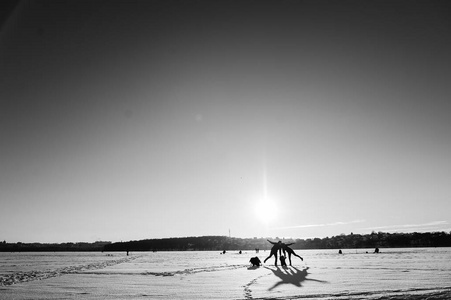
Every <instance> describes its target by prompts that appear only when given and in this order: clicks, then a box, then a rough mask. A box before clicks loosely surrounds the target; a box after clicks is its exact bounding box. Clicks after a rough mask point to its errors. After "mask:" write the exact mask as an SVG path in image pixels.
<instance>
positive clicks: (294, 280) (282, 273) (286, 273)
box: [265, 267, 327, 291]
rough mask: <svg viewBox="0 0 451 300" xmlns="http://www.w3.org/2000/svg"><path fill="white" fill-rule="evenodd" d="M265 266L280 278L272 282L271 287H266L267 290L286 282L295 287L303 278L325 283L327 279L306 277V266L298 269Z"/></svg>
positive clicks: (298, 285)
mask: <svg viewBox="0 0 451 300" xmlns="http://www.w3.org/2000/svg"><path fill="white" fill-rule="evenodd" d="M265 268H266V269H268V270H271V271H272V272H273V273H274V275H276V276H277V277H279V278H280V281H279V282H276V284H274V285H273V286H272V287H270V288H269V289H268V291H271V290H273V289H275V288H276V287H278V286H279V285H281V284H288V283H291V284H292V285H295V286H297V287H301V286H302V284H301V283H302V282H303V281H305V280H311V281H316V282H321V283H327V281H323V280H317V279H310V278H307V275H308V274H309V273H308V272H307V270H308V269H309V268H308V267H307V268H305V269H303V270H299V269H297V268H295V267H284V268H279V267H277V268H276V269H272V268H268V267H265Z"/></svg>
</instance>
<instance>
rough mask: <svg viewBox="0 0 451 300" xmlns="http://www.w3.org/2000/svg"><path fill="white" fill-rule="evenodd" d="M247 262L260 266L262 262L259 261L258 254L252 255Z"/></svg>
mask: <svg viewBox="0 0 451 300" xmlns="http://www.w3.org/2000/svg"><path fill="white" fill-rule="evenodd" d="M249 262H250V263H251V264H252V266H253V267H260V265H261V264H262V262H261V261H260V259H259V258H258V256H256V257H252V258H251V259H250V260H249Z"/></svg>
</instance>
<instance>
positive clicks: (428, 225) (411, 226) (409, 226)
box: [360, 221, 449, 231]
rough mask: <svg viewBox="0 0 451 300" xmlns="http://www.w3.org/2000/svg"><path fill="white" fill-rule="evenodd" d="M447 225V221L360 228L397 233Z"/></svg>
mask: <svg viewBox="0 0 451 300" xmlns="http://www.w3.org/2000/svg"><path fill="white" fill-rule="evenodd" d="M444 225H449V223H448V221H433V222H428V223H422V224H402V225H389V226H378V227H367V228H360V229H361V230H390V231H397V230H403V229H404V230H405V229H415V228H416V229H422V228H425V229H426V230H427V229H429V230H430V229H432V228H433V227H437V226H444Z"/></svg>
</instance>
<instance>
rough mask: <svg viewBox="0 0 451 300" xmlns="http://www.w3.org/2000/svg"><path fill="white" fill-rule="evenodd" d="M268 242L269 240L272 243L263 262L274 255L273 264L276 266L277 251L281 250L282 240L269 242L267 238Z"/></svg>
mask: <svg viewBox="0 0 451 300" xmlns="http://www.w3.org/2000/svg"><path fill="white" fill-rule="evenodd" d="M267 241H268V242H270V243H271V244H273V246H272V248H271V253H270V254H269V256H268V257H267V258H266V259H265V260H264V262H266V261H267V260H268V259H269V258H270V257H271V256H273V255H274V258H275V260H274V265H275V266H277V252H279V251H281V249H282V242H281V241H278V242H277V243H274V242H271V241H270V240H267Z"/></svg>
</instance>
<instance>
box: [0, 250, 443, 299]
mask: <svg viewBox="0 0 451 300" xmlns="http://www.w3.org/2000/svg"><path fill="white" fill-rule="evenodd" d="M373 250H374V249H354V250H350V249H344V250H343V254H342V255H340V254H338V250H302V251H300V250H296V253H298V254H300V255H301V256H302V257H303V258H304V261H301V260H300V259H298V258H296V257H293V258H292V262H293V266H291V267H290V266H289V267H286V268H282V267H279V268H277V267H275V266H274V265H272V264H273V263H274V260H273V259H272V258H271V259H270V260H268V261H267V263H266V264H264V265H263V266H262V267H259V268H252V267H250V264H249V259H250V258H251V257H253V256H258V257H259V258H260V259H261V260H262V261H263V260H264V259H265V258H266V257H267V256H268V255H269V251H266V252H264V251H260V253H258V254H256V253H255V252H254V251H245V252H243V253H242V254H238V250H237V251H229V252H227V253H226V254H220V253H219V251H214V252H200V251H190V252H131V253H130V256H126V254H125V253H118V252H116V253H91V252H89V253H88V252H70V253H63V252H56V253H54V252H46V253H0V299H5V300H11V299H426V298H428V299H451V248H409V249H384V248H382V249H381V253H379V254H375V253H373Z"/></svg>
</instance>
